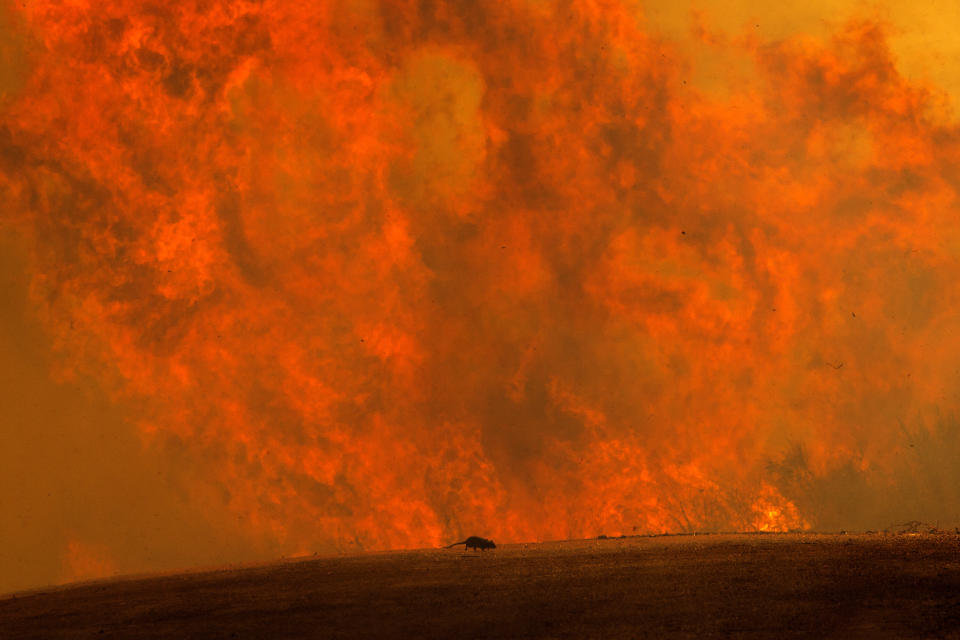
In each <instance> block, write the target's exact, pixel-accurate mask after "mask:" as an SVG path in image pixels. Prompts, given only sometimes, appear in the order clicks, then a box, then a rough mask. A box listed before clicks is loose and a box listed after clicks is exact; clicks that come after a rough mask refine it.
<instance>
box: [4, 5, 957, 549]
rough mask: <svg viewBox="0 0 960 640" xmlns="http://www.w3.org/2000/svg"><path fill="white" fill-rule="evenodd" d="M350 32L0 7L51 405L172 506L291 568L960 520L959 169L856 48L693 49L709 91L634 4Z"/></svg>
mask: <svg viewBox="0 0 960 640" xmlns="http://www.w3.org/2000/svg"><path fill="white" fill-rule="evenodd" d="M343 4H344V3H334V4H332V5H330V6H329V7H326V8H318V7H316V6H311V5H310V3H307V4H305V5H300V4H297V3H284V2H273V1H271V0H265V1H264V2H229V3H228V2H219V1H213V2H210V1H204V2H187V3H178V4H176V5H171V6H167V5H152V4H143V3H139V2H122V1H117V2H112V3H110V4H109V5H100V4H97V5H96V6H93V5H92V4H91V3H87V2H71V3H66V4H63V3H53V2H44V1H41V0H36V1H32V2H29V3H27V4H26V5H24V6H20V5H17V7H16V8H13V9H9V13H10V15H11V16H12V17H11V18H10V19H9V20H8V22H9V24H10V25H14V26H11V27H10V29H11V30H16V33H17V34H18V37H19V38H20V45H18V46H19V47H20V49H22V51H23V52H24V53H23V56H24V59H25V60H26V62H25V63H24V70H23V73H22V76H23V77H22V80H21V81H19V83H18V84H16V86H14V85H13V84H11V85H10V86H11V87H13V88H12V89H10V90H9V91H8V92H7V93H6V94H5V96H4V98H3V99H4V102H3V103H2V112H0V116H2V119H0V123H2V124H0V163H2V164H0V172H2V173H0V179H2V182H0V189H2V192H0V196H2V198H3V200H4V201H5V202H6V203H7V204H6V206H5V207H4V209H3V212H2V216H3V218H2V219H3V222H4V223H5V224H7V225H8V226H12V227H14V228H16V229H18V230H19V232H20V233H21V234H23V236H24V237H26V238H29V241H30V243H31V246H32V247H33V248H34V249H33V252H32V255H31V256H30V269H31V278H32V280H31V300H32V304H33V306H34V308H35V309H36V310H37V313H38V314H39V315H40V317H41V318H42V321H43V323H44V326H45V327H46V329H47V330H48V331H49V335H50V339H51V340H52V342H53V344H54V347H55V350H56V353H57V360H56V363H57V367H58V369H57V374H58V375H59V376H61V377H63V378H70V377H71V376H78V375H80V376H88V375H89V376H94V377H95V378H96V379H97V380H98V381H99V382H100V384H101V385H102V386H103V388H105V389H107V390H109V392H110V393H111V394H112V396H113V397H114V398H115V400H116V402H123V403H127V404H129V405H130V406H132V407H135V410H136V414H137V415H138V416H139V425H138V426H139V428H140V430H141V433H142V436H143V441H144V446H146V447H150V448H155V449H157V450H159V451H163V452H164V455H166V456H167V458H168V460H169V465H170V466H171V468H176V469H178V470H179V472H178V477H179V478H180V481H181V482H183V483H184V485H185V486H186V487H187V488H188V490H189V492H190V495H191V499H192V500H195V501H198V502H201V503H210V504H214V503H216V504H227V505H228V506H229V508H230V509H231V510H232V511H233V512H234V513H236V514H237V515H238V516H239V517H240V518H241V519H242V522H243V525H242V526H243V527H245V528H249V529H251V530H253V531H256V532H257V533H258V534H262V535H265V536H268V537H271V538H273V539H276V540H279V541H281V542H282V543H283V544H284V545H285V546H286V547H287V548H289V549H292V550H299V551H312V550H315V549H321V548H322V549H331V548H338V549H347V548H363V549H376V548H386V547H412V546H424V545H436V544H438V543H440V542H443V541H449V540H454V539H460V538H461V537H463V535H464V534H470V533H481V534H484V535H488V536H490V537H493V538H495V539H496V540H497V541H498V542H499V541H501V540H502V541H504V542H508V541H517V540H536V539H550V538H569V537H583V536H591V535H596V534H598V533H607V534H620V533H634V532H637V533H649V532H654V533H656V532H662V531H692V530H718V529H723V530H733V529H735V530H758V529H759V530H786V529H792V528H804V527H821V528H823V527H831V526H837V525H839V524H844V526H847V527H856V526H858V525H862V526H864V527H866V526H883V525H885V524H888V522H882V521H883V520H884V519H887V518H894V517H898V516H899V515H900V513H901V511H902V510H903V509H902V507H903V506H904V505H907V504H914V505H920V506H919V507H917V508H918V509H920V510H925V511H924V513H923V514H920V515H921V516H928V515H937V516H940V515H941V514H943V515H942V517H943V518H947V517H953V516H956V508H957V506H956V505H957V504H958V501H957V497H958V496H957V493H956V492H957V491H958V490H957V489H956V488H955V487H957V486H960V485H958V483H956V482H954V483H953V484H952V485H951V484H950V482H951V481H952V479H954V478H955V477H956V476H957V471H956V470H955V467H954V463H953V462H951V461H949V459H948V457H946V456H945V457H944V459H943V460H940V459H936V460H934V461H933V462H929V461H928V460H926V459H921V458H920V457H918V456H921V455H933V452H935V451H944V450H950V451H954V452H956V451H957V449H958V438H957V437H956V433H957V430H955V429H953V428H952V427H950V424H952V423H950V422H949V420H947V419H946V418H945V417H944V416H948V415H949V413H950V411H952V410H953V409H954V407H955V406H956V405H957V397H958V396H957V389H958V388H957V372H956V365H955V361H956V359H957V356H958V355H960V334H957V333H956V332H954V331H953V327H954V326H955V324H956V320H957V318H956V317H955V316H956V311H955V309H957V308H960V307H958V306H957V305H956V304H955V303H956V301H957V296H958V293H960V286H958V282H960V279H958V278H957V274H958V273H960V271H958V264H957V255H958V254H957V247H960V223H958V221H960V217H958V216H957V205H956V201H955V198H956V186H957V184H958V179H960V173H958V171H957V166H960V165H958V163H957V159H958V153H960V146H958V140H960V138H958V136H957V130H956V128H955V127H954V126H953V125H951V124H949V123H948V122H947V120H946V119H945V117H943V116H942V115H940V114H941V113H942V112H941V110H940V107H941V104H940V97H939V96H938V94H937V93H936V92H935V91H933V90H932V89H931V88H928V87H924V86H918V85H916V84H911V83H910V82H907V81H906V80H904V79H903V78H902V77H901V76H900V75H899V73H898V71H897V68H896V66H895V64H894V62H893V60H892V57H891V55H890V53H889V51H888V48H887V46H886V39H885V35H884V31H883V29H882V28H880V27H879V26H877V25H876V24H873V23H869V22H861V23H851V24H850V25H849V26H848V27H846V28H845V29H843V30H842V31H841V32H839V33H837V34H836V35H835V36H834V37H833V38H832V39H830V40H828V41H825V42H819V41H813V40H809V39H803V38H795V39H788V40H782V41H773V42H770V41H764V40H762V39H760V38H758V37H755V36H751V37H743V38H741V39H737V40H732V41H730V42H727V43H725V44H718V45H717V46H725V47H730V48H735V49H736V50H737V51H739V52H741V53H744V54H746V55H748V56H749V57H750V59H751V60H752V64H753V68H754V69H753V72H752V74H753V75H752V80H751V82H750V83H749V84H746V85H744V86H743V87H741V88H740V89H739V90H736V91H734V92H732V93H731V94H730V95H725V96H721V97H718V96H716V95H709V94H705V93H702V92H701V91H699V90H697V89H695V88H694V87H693V86H691V85H688V84H687V83H686V77H687V73H688V72H689V69H690V65H689V62H688V61H687V60H685V59H684V58H683V57H682V55H681V54H680V53H679V51H678V49H677V48H675V47H674V46H673V45H672V44H671V43H670V42H668V41H665V40H663V39H659V38H657V37H654V36H652V35H650V32H649V30H648V29H647V28H646V26H645V21H644V18H643V16H642V13H641V12H640V10H639V9H637V8H636V7H634V6H633V3H632V2H619V1H616V0H606V1H603V0H595V1H584V2H575V3H570V4H567V3H559V4H557V5H555V4H554V3H537V2H529V1H522V0H516V1H509V2H506V1H505V2H497V3H479V4H475V3H456V2H419V3H417V2H412V1H406V0H381V1H373V0H371V1H369V2H355V3H346V5H347V6H343ZM703 37H704V38H706V37H707V36H706V35H704V36H703ZM11 73H12V72H11ZM936 416H940V417H939V418H937V417H936ZM936 420H940V422H936ZM904 425H906V426H904ZM921 440H922V441H923V442H927V443H929V446H928V448H927V449H924V452H925V453H923V452H920V453H917V452H916V446H914V447H912V448H911V447H910V446H909V445H910V444H911V443H914V444H915V443H916V442H919V441H921ZM911 456H913V457H911ZM927 472H929V473H930V474H931V475H930V476H929V478H927V476H924V475H923V474H924V473H927ZM904 478H911V483H912V484H910V485H909V486H906V485H904V484H903V482H902V481H901V480H902V479H904ZM928 480H929V481H928ZM932 487H937V489H936V491H934V490H933V489H932ZM938 492H939V493H938ZM924 500H925V502H924ZM911 501H912V502H911ZM937 509H942V510H941V511H937ZM877 522H879V524H875V523H877Z"/></svg>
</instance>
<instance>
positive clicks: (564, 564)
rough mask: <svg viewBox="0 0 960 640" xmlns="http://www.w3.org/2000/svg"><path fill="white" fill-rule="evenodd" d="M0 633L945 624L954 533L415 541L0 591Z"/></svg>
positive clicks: (903, 628) (453, 632)
mask: <svg viewBox="0 0 960 640" xmlns="http://www.w3.org/2000/svg"><path fill="white" fill-rule="evenodd" d="M0 636H2V637H3V638H10V639H13V638H43V639H45V640H46V639H55V638H177V639H178V640H179V639H182V638H281V637H298V638H299V637H307V638H364V637H369V638H373V637H377V638H390V637H410V638H457V639H463V638H663V637H674V638H703V637H720V638H727V637H739V638H761V637H776V638H914V637H915V638H944V637H946V638H960V535H926V534H924V535H883V534H874V535H859V536H853V535H813V534H783V535H760V534H755V535H698V536H692V535H690V536H660V537H629V538H617V539H603V540H579V541H566V542H551V543H543V544H515V545H509V544H508V545H501V546H499V547H498V548H497V549H495V550H492V551H486V552H469V553H465V552H464V551H463V550H462V549H459V548H455V549H427V550H416V551H402V552H401V551H397V552H389V553H379V554H363V555H352V556H337V557H322V558H305V559H297V560H286V561H284V562H281V563H278V564H272V565H259V566H253V567H245V568H233V569H224V570H219V571H209V572H191V573H185V574H177V575H164V576H156V577H150V578H138V579H130V578H127V579H115V580H110V581H100V582H93V583H87V584H83V585H74V586H68V587H57V588H52V589H45V590H38V591H34V592H30V593H20V594H14V595H8V596H5V597H3V598H0Z"/></svg>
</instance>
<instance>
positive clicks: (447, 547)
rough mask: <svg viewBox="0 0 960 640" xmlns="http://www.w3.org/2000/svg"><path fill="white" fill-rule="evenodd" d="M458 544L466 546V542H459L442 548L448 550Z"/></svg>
mask: <svg viewBox="0 0 960 640" xmlns="http://www.w3.org/2000/svg"><path fill="white" fill-rule="evenodd" d="M458 544H467V541H466V540H461V541H460V542H454V543H453V544H448V545H447V546H445V547H444V549H449V548H450V547H455V546H457V545H458Z"/></svg>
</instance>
